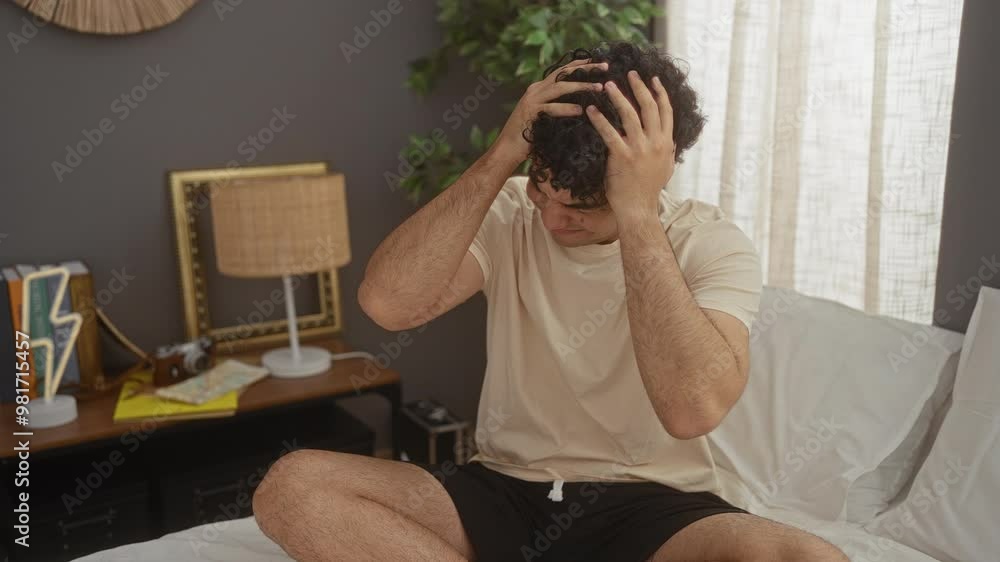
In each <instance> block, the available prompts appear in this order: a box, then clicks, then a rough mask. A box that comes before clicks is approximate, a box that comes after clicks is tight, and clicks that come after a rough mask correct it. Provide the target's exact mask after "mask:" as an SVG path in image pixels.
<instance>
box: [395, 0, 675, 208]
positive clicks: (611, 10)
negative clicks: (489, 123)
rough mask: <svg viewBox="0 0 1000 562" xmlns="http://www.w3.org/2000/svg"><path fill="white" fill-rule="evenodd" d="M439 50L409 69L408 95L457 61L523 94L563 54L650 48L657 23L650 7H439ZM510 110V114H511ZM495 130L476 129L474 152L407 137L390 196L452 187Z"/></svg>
mask: <svg viewBox="0 0 1000 562" xmlns="http://www.w3.org/2000/svg"><path fill="white" fill-rule="evenodd" d="M438 10H439V12H438V18H437V19H438V22H439V23H440V24H441V26H442V27H443V30H444V41H443V44H442V45H441V46H440V47H438V48H437V49H435V50H434V51H433V52H432V53H430V54H429V55H427V56H424V57H421V58H419V59H417V60H415V61H413V62H411V63H410V75H409V78H408V79H407V81H406V85H407V87H409V88H410V89H411V90H413V91H414V92H415V93H416V94H417V95H419V96H426V95H428V94H429V93H430V92H431V91H432V90H433V89H434V87H435V85H436V84H437V82H438V81H439V79H440V78H441V77H442V76H444V75H445V74H446V73H447V72H448V62H449V60H452V59H454V58H455V57H458V58H461V59H463V60H464V61H466V62H467V64H468V69H469V70H470V71H471V72H473V73H478V74H480V75H481V76H489V77H490V80H491V81H492V82H496V83H503V84H510V85H512V86H513V87H514V88H516V89H517V90H518V91H523V90H524V89H525V88H527V87H528V85H530V84H531V83H532V82H534V81H536V80H538V79H539V78H541V74H542V71H543V70H544V69H545V68H546V67H548V66H549V65H550V64H551V63H552V62H554V61H555V59H556V58H558V57H559V56H560V55H562V54H563V53H566V52H568V51H570V50H572V49H574V48H578V47H581V46H591V45H596V44H597V43H599V42H601V41H611V40H626V41H633V42H636V43H641V44H648V43H649V40H648V38H647V32H648V30H649V25H650V21H651V19H652V18H653V17H655V16H658V15H661V11H660V10H659V8H657V7H656V6H655V5H654V3H653V1H652V0H475V1H471V0H438ZM508 109H510V108H508ZM498 134H499V128H495V129H493V130H491V131H489V132H483V131H482V130H481V129H480V128H479V127H478V126H473V127H472V129H471V130H470V133H469V144H470V145H471V150H469V151H459V150H456V149H455V147H453V146H452V144H451V143H450V142H449V140H448V139H447V138H446V137H445V136H444V134H443V132H442V131H441V130H440V129H438V130H435V132H434V133H433V134H432V135H424V136H420V135H410V137H409V142H408V144H407V145H406V146H405V147H404V148H403V150H402V151H401V152H400V155H399V160H400V168H399V170H398V171H399V172H400V173H399V174H393V173H387V174H386V181H387V183H388V184H389V186H390V187H391V188H393V189H396V188H400V189H402V190H403V191H405V192H406V193H407V194H408V196H409V197H410V198H411V199H412V200H413V201H418V200H419V199H420V198H421V196H423V195H425V194H428V195H434V194H436V193H438V192H440V191H441V190H443V189H445V188H446V187H448V186H449V185H451V184H452V183H453V182H454V181H455V180H456V179H458V177H459V176H460V175H461V174H462V172H463V171H465V169H466V168H467V167H468V166H469V165H470V164H471V163H472V162H473V161H475V159H476V158H478V157H479V156H480V155H481V154H482V153H483V152H484V151H485V150H486V149H487V148H488V147H489V146H490V144H492V143H493V141H494V140H495V139H496V137H497V135H498Z"/></svg>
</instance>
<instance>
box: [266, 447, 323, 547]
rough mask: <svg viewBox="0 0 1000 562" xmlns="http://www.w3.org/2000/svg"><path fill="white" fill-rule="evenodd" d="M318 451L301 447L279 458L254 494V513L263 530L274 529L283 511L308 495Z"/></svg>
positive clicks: (285, 511)
mask: <svg viewBox="0 0 1000 562" xmlns="http://www.w3.org/2000/svg"><path fill="white" fill-rule="evenodd" d="M318 453H320V452H319V451H312V450H308V449H300V450H297V451H292V452H290V453H288V454H286V455H284V456H282V457H280V458H279V459H278V460H277V461H275V463H274V464H273V465H271V468H270V469H268V471H267V474H265V475H264V479H263V480H261V483H260V484H259V485H258V486H257V489H256V490H255V491H254V494H253V514H254V517H255V518H256V519H257V524H258V526H260V528H261V530H264V531H265V532H267V530H268V529H274V527H275V525H276V524H277V523H278V522H279V521H280V518H281V516H282V514H285V515H287V510H288V509H289V508H291V507H292V506H294V505H296V504H299V502H300V501H301V500H302V499H303V498H304V497H305V496H307V495H308V494H309V491H310V488H311V487H312V478H311V476H313V475H315V470H314V469H313V468H311V467H314V466H315V460H316V455H317V454H318Z"/></svg>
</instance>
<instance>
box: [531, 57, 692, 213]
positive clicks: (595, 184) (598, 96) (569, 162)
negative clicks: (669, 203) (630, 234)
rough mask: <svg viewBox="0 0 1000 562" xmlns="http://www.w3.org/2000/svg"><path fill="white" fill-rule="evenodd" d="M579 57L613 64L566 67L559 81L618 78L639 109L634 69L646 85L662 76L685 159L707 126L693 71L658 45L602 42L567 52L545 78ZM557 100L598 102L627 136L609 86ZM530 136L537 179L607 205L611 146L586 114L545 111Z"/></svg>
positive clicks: (679, 159) (584, 104) (678, 145)
mask: <svg viewBox="0 0 1000 562" xmlns="http://www.w3.org/2000/svg"><path fill="white" fill-rule="evenodd" d="M577 59H592V62H607V63H608V70H600V69H591V70H573V71H569V72H567V71H563V72H561V73H560V74H559V75H558V76H556V80H575V81H579V82H607V81H608V80H613V81H614V82H615V84H617V85H618V87H619V88H620V89H621V91H622V93H624V94H625V97H627V98H628V99H629V101H630V102H631V103H632V105H633V106H634V107H636V108H637V109H638V104H637V102H636V99H635V95H634V94H633V93H632V87H631V86H630V85H629V81H628V71H630V70H636V71H637V72H638V73H639V76H640V77H641V78H642V80H643V82H645V83H646V84H651V82H650V81H651V80H652V79H653V76H659V77H660V82H662V83H663V87H664V88H666V90H667V93H668V94H669V95H670V104H671V106H673V110H674V135H673V137H674V145H675V146H676V153H675V156H674V158H675V160H676V161H677V162H683V158H682V155H683V154H684V152H685V151H686V150H687V149H689V148H691V146H693V145H694V143H695V141H697V140H698V136H699V135H700V134H701V130H702V128H703V127H704V126H705V116H704V115H702V113H701V111H700V109H699V107H698V94H697V93H696V92H695V91H694V90H693V89H692V88H691V86H690V85H689V84H688V82H687V73H686V72H685V71H684V70H682V69H681V68H680V67H679V66H678V64H677V61H676V60H675V59H674V58H672V57H670V56H667V55H662V54H660V53H659V52H657V51H656V49H655V48H653V47H646V48H643V47H639V46H637V45H635V44H632V43H627V42H612V43H602V44H600V45H598V46H597V47H595V48H594V49H576V50H574V51H571V52H569V53H566V54H564V55H563V56H562V57H561V58H560V59H559V60H558V61H557V62H556V63H554V64H553V65H552V66H550V67H549V68H548V69H546V70H545V76H548V75H549V74H551V73H552V72H554V71H555V70H556V69H558V68H560V67H562V66H563V65H565V64H567V63H569V62H570V61H572V60H577ZM555 101H556V102H560V103H574V104H577V105H580V106H581V107H584V108H586V107H587V106H588V105H594V106H596V107H597V109H599V110H600V111H601V113H603V114H604V115H605V116H606V117H607V118H608V121H610V122H611V124H612V125H614V127H615V128H616V129H618V131H619V132H620V133H622V134H624V129H623V128H622V120H621V117H620V116H619V115H618V112H617V111H616V110H615V108H614V105H613V104H612V103H611V99H610V98H609V97H608V95H607V94H606V93H605V92H604V91H603V90H602V91H597V92H593V91H581V92H574V93H572V94H567V95H565V96H562V97H560V98H558V99H557V100H555ZM524 138H525V140H527V141H528V142H529V143H530V144H531V150H530V153H529V158H530V159H531V166H530V168H529V172H528V175H529V176H530V178H531V179H532V181H534V182H536V183H541V182H544V181H546V180H550V181H551V183H552V187H553V188H554V189H568V190H570V193H571V194H572V195H573V197H575V198H577V199H579V200H580V201H584V202H586V203H588V204H591V205H594V206H602V205H604V204H606V202H607V199H606V197H605V195H604V190H605V174H606V173H607V162H608V147H607V145H606V144H605V143H604V140H603V139H602V138H601V136H600V134H599V133H598V132H597V130H596V129H595V128H594V126H593V125H592V124H591V123H590V120H589V119H588V118H587V116H586V115H580V116H573V117H553V116H551V115H548V114H547V113H545V112H540V113H539V114H538V117H537V118H536V119H535V120H534V121H532V123H531V125H529V127H528V128H527V129H525V131H524Z"/></svg>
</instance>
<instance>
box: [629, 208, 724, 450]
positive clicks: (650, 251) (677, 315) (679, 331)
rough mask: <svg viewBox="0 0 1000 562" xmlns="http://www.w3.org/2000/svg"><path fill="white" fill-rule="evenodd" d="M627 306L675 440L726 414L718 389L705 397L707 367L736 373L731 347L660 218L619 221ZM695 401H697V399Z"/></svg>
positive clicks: (645, 369)
mask: <svg viewBox="0 0 1000 562" xmlns="http://www.w3.org/2000/svg"><path fill="white" fill-rule="evenodd" d="M619 237H620V240H621V253H622V261H623V266H624V271H625V287H626V302H627V306H628V317H629V326H630V329H631V333H632V344H633V347H634V350H635V356H636V361H637V363H638V366H639V373H640V375H641V376H642V380H643V384H644V385H645V387H646V392H647V393H648V395H649V398H650V401H651V402H652V405H653V408H654V410H655V411H656V413H657V415H658V416H659V418H660V420H661V421H662V422H663V424H664V427H665V428H666V429H667V431H668V432H670V433H671V434H672V435H674V436H684V437H690V436H695V435H696V434H697V433H699V431H697V430H694V429H692V428H697V427H701V426H703V425H704V422H702V420H713V419H715V418H717V417H718V416H719V412H718V411H717V410H718V409H719V407H720V406H719V403H718V401H716V400H715V399H714V395H713V393H711V392H701V391H702V390H703V381H702V380H700V379H701V378H702V377H703V376H704V373H705V371H704V370H705V368H706V367H707V366H708V365H710V364H713V362H714V363H719V364H721V365H725V366H728V367H729V368H733V369H736V368H737V367H736V359H735V356H733V357H729V358H728V360H725V359H723V360H721V361H720V357H721V358H725V357H726V355H725V354H729V355H733V351H732V350H731V349H730V347H729V344H728V343H727V342H726V340H725V338H723V336H722V335H721V334H720V333H719V331H718V330H717V329H716V328H715V326H714V325H713V324H712V322H711V321H710V320H709V319H708V317H707V316H706V315H705V313H704V312H703V311H702V310H701V308H700V307H699V306H698V304H697V302H695V300H694V297H693V296H692V295H691V291H690V290H689V289H688V287H687V283H686V282H685V280H684V276H683V274H682V272H681V269H680V266H679V265H678V263H677V259H676V257H675V256H674V253H673V248H672V247H671V245H670V241H669V240H668V238H667V235H666V233H665V232H663V227H662V225H661V223H660V221H659V219H658V217H657V216H656V215H655V214H654V213H652V212H650V213H648V214H643V215H641V216H637V217H633V218H630V219H629V220H620V221H619ZM692 397H695V399H692Z"/></svg>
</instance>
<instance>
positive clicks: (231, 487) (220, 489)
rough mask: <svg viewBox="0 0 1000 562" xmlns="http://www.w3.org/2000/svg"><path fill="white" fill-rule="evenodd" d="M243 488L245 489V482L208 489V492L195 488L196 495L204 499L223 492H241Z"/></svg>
mask: <svg viewBox="0 0 1000 562" xmlns="http://www.w3.org/2000/svg"><path fill="white" fill-rule="evenodd" d="M242 487H243V482H242V481H240V482H234V483H232V484H224V485H222V486H217V487H215V488H208V489H206V490H202V489H201V488H195V489H194V493H195V495H196V496H197V497H199V498H202V497H207V496H214V495H216V494H221V493H223V492H231V491H234V490H239V489H240V488H242Z"/></svg>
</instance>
